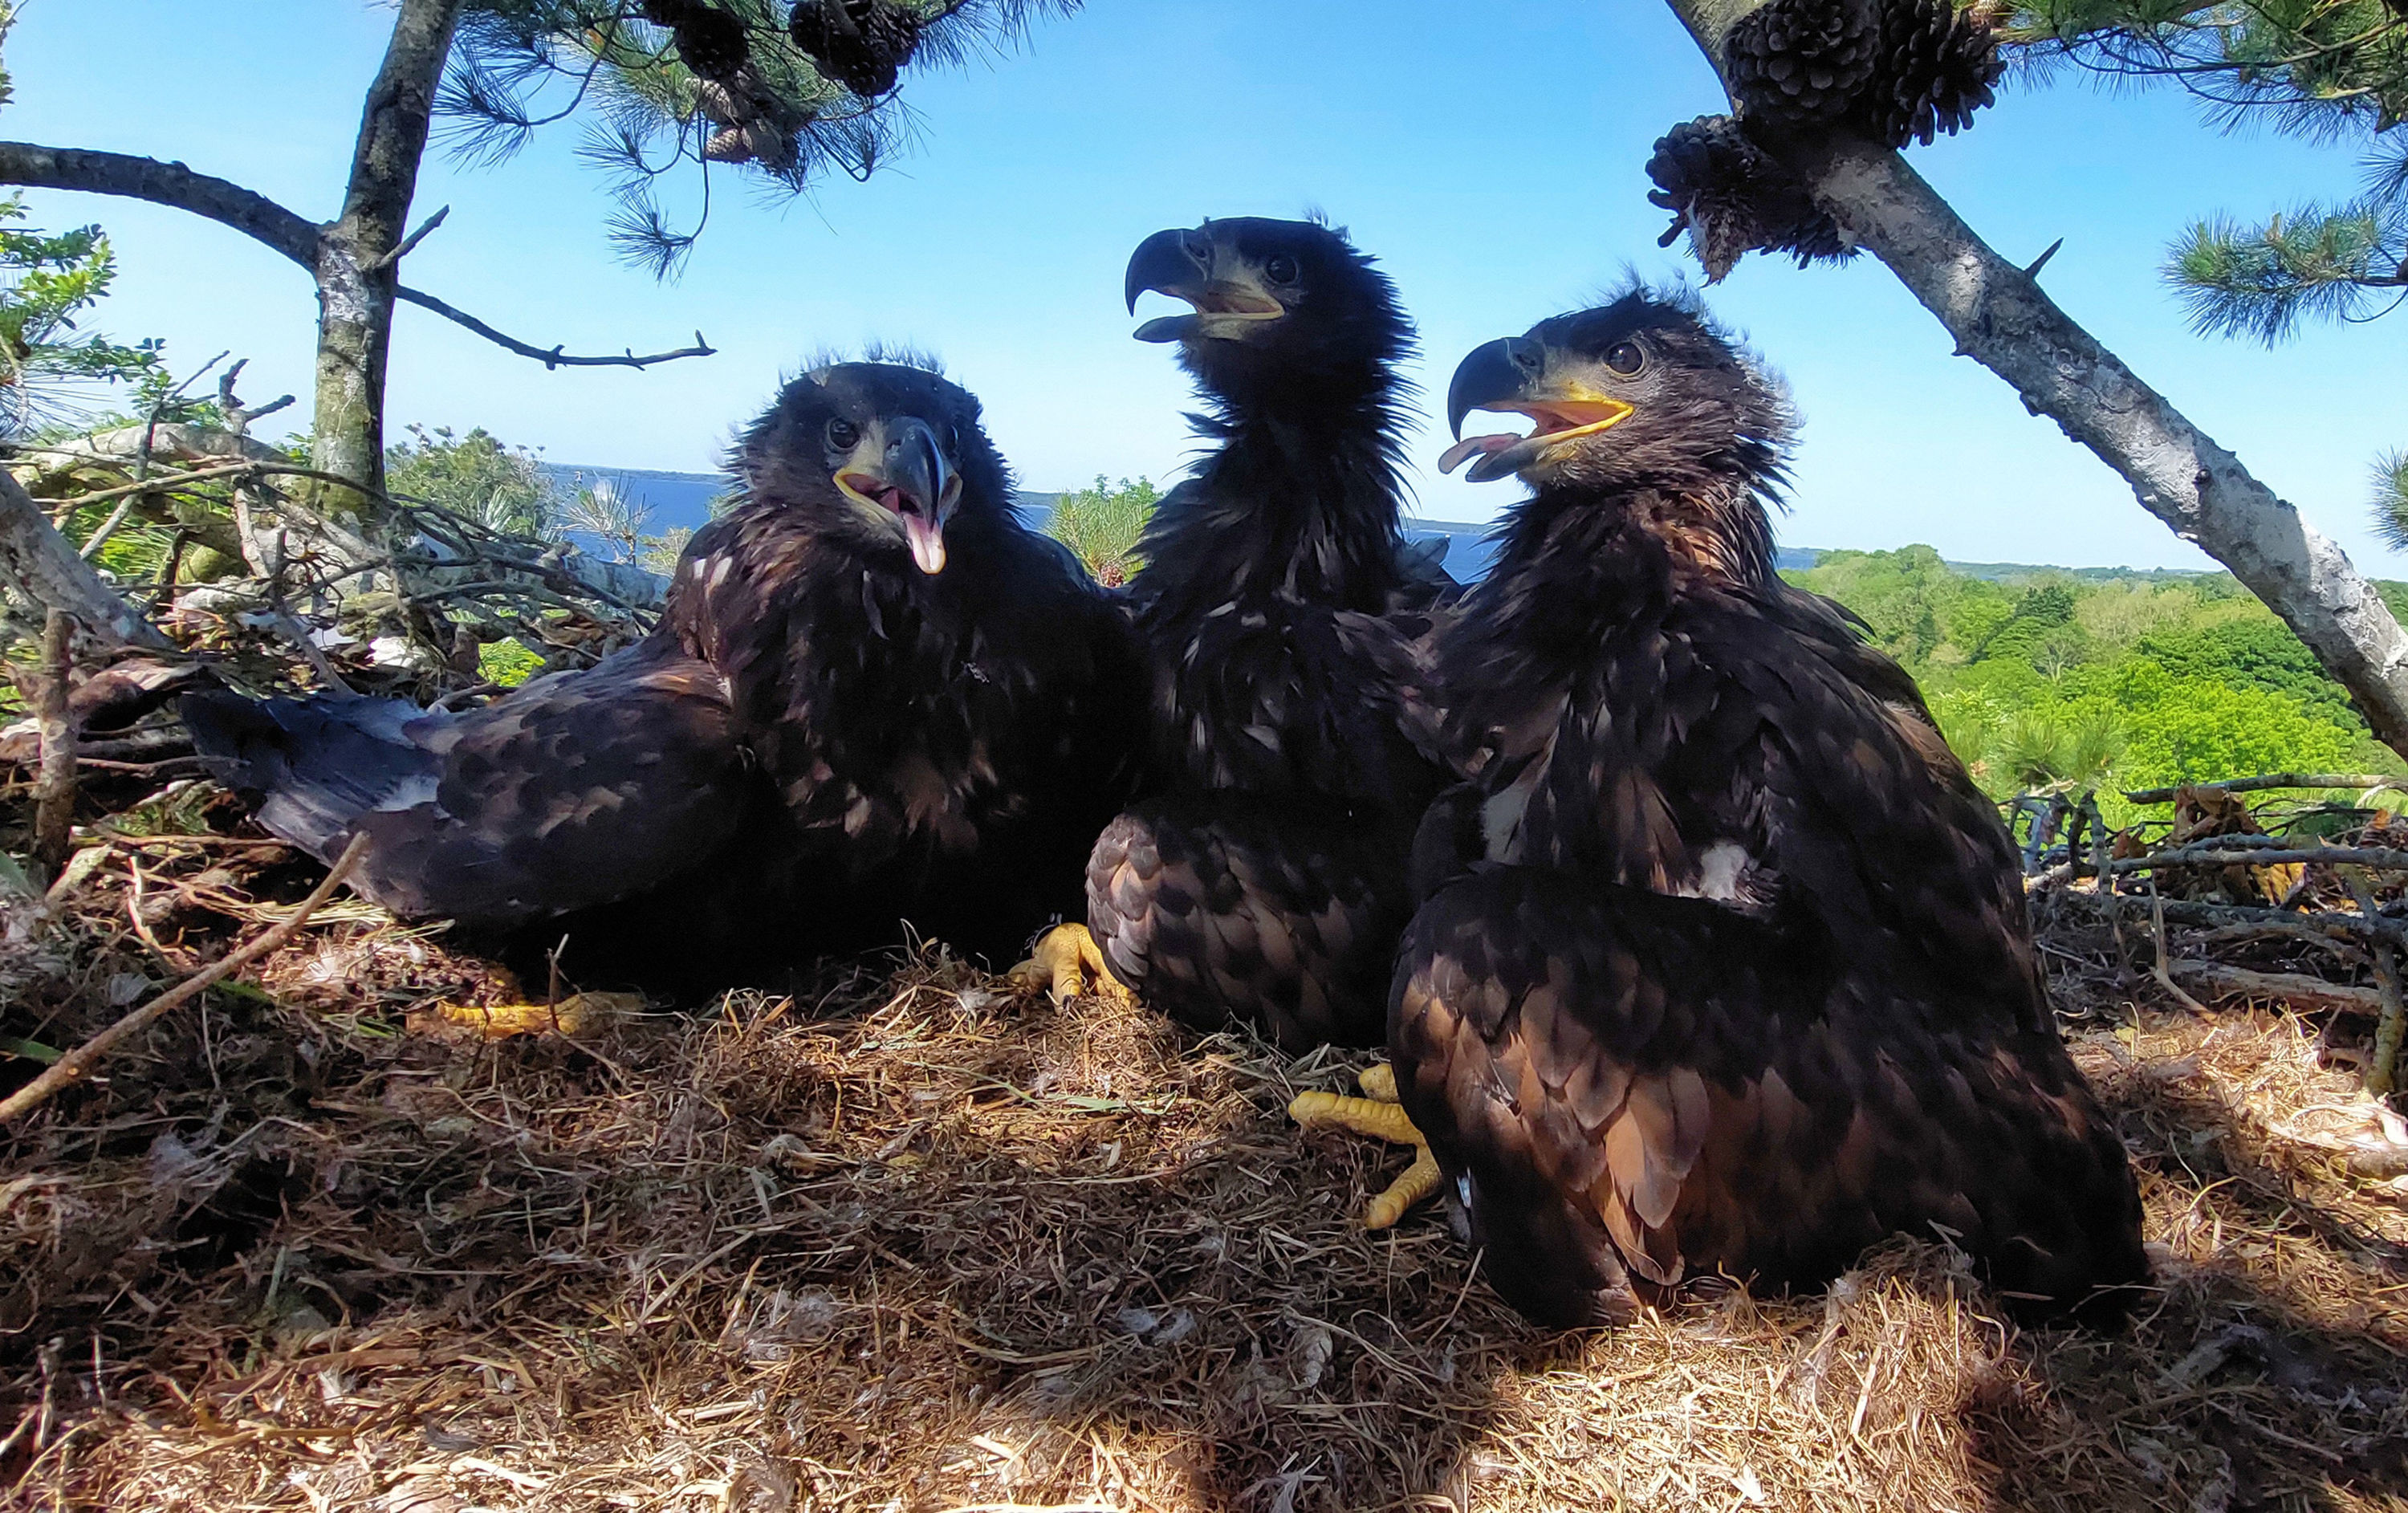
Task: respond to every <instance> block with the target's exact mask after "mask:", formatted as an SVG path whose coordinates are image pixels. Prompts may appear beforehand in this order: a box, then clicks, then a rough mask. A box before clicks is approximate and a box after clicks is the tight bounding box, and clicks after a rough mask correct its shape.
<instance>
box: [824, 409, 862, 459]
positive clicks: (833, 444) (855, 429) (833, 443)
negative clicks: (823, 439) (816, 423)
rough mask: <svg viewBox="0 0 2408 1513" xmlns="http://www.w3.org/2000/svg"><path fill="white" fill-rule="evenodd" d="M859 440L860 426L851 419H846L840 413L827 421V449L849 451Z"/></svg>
mask: <svg viewBox="0 0 2408 1513" xmlns="http://www.w3.org/2000/svg"><path fill="white" fill-rule="evenodd" d="M860 441H861V427H859V426H857V425H855V424H853V422H852V421H848V420H846V419H845V418H844V417H843V416H841V415H838V416H834V417H831V418H830V419H829V421H828V423H827V446H828V450H830V451H836V452H844V451H851V450H853V448H854V447H855V446H856V445H858V444H859V443H860Z"/></svg>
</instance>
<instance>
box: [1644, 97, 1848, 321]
mask: <svg viewBox="0 0 2408 1513" xmlns="http://www.w3.org/2000/svg"><path fill="white" fill-rule="evenodd" d="M1647 177H1648V178H1652V179H1654V180H1655V181H1656V189H1655V192H1654V193H1650V194H1649V195H1648V196H1647V199H1648V203H1650V204H1651V205H1655V206H1657V207H1661V208H1663V209H1667V210H1670V211H1671V212H1672V225H1671V229H1670V230H1669V231H1667V232H1665V233H1664V235H1663V237H1662V238H1661V240H1660V241H1659V243H1658V245H1660V246H1665V247H1669V246H1670V245H1671V244H1672V240H1673V238H1674V237H1676V236H1680V235H1681V233H1682V232H1684V231H1686V232H1687V233H1688V234H1689V245H1690V248H1691V250H1694V251H1695V252H1696V253H1697V255H1698V261H1699V263H1701V264H1704V265H1705V269H1706V281H1707V282H1708V283H1719V282H1721V281H1722V278H1723V276H1724V275H1725V274H1727V273H1728V272H1730V270H1731V267H1732V265H1733V264H1736V263H1738V262H1739V260H1740V257H1741V254H1742V253H1745V252H1748V251H1750V250H1756V249H1762V250H1765V251H1769V252H1787V253H1788V254H1790V255H1791V256H1793V257H1795V258H1796V259H1797V260H1798V261H1799V264H1800V265H1803V264H1807V263H1811V262H1813V261H1814V260H1816V259H1818V258H1821V259H1829V260H1832V261H1837V260H1839V259H1841V258H1845V257H1849V256H1851V255H1853V254H1854V251H1855V249H1854V248H1852V247H1850V246H1849V245H1848V243H1847V240H1846V238H1845V237H1843V236H1841V234H1840V227H1839V224H1838V222H1836V221H1833V220H1832V219H1831V218H1830V217H1829V216H1828V215H1826V214H1824V213H1823V212H1822V211H1821V210H1819V209H1817V208H1816V207H1815V205H1814V197H1813V195H1812V194H1810V193H1807V190H1806V186H1805V185H1804V184H1801V183H1799V181H1798V179H1797V178H1794V177H1793V176H1791V174H1790V173H1789V172H1788V170H1786V169H1785V168H1783V167H1782V166H1781V164H1778V163H1776V162H1775V161H1773V159H1772V158H1771V157H1770V155H1768V154H1767V153H1766V152H1765V151H1764V150H1763V149H1761V148H1759V147H1757V146H1756V144H1755V143H1754V142H1751V141H1749V140H1748V139H1747V136H1746V134H1745V133H1744V132H1742V131H1741V130H1740V125H1739V122H1737V121H1733V120H1732V119H1731V118H1730V117H1728V116H1700V117H1699V118H1698V119H1697V120H1695V121H1684V122H1683V123H1681V124H1680V125H1678V126H1675V127H1673V128H1672V129H1671V130H1670V132H1667V133H1666V134H1665V135H1664V136H1661V137H1659V138H1657V140H1656V152H1655V155H1654V156H1652V157H1650V158H1649V159H1648V160H1647Z"/></svg>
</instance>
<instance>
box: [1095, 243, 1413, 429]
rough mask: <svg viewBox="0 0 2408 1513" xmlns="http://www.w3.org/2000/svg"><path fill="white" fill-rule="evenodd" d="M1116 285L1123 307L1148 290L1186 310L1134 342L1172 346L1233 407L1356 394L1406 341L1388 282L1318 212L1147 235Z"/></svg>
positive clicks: (1386, 377) (1385, 373)
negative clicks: (1311, 216) (1120, 286)
mask: <svg viewBox="0 0 2408 1513" xmlns="http://www.w3.org/2000/svg"><path fill="white" fill-rule="evenodd" d="M1124 293H1125V294H1126V295H1127V298H1128V307H1129V312H1130V313H1131V314H1135V313H1136V312H1137V302H1138V297H1139V296H1140V295H1141V294H1145V293H1162V294H1168V295H1170V296H1171V297H1172V298H1174V299H1180V300H1184V301H1185V302H1186V303H1187V304H1188V305H1189V306H1190V307H1192V308H1191V309H1190V310H1189V311H1188V312H1187V313H1185V314H1182V315H1165V316H1157V317H1155V318H1154V319H1153V320H1151V321H1146V322H1145V323H1144V324H1143V325H1140V326H1139V327H1138V328H1137V331H1136V333H1135V334H1136V336H1137V339H1138V340H1140V341H1163V342H1172V341H1175V342H1177V343H1179V360H1180V364H1181V365H1182V366H1183V367H1185V368H1186V369H1187V370H1188V371H1189V372H1191V373H1193V374H1195V375H1196V377H1197V378H1198V379H1199V380H1200V381H1201V382H1202V383H1203V385H1204V386H1205V388H1207V389H1208V390H1211V392H1212V393H1215V394H1217V395H1219V396H1221V397H1223V398H1225V399H1228V400H1232V401H1235V402H1238V403H1241V404H1242V403H1245V402H1247V401H1250V400H1256V399H1268V398H1273V397H1283V396H1290V395H1296V396H1304V397H1310V396H1312V395H1314V394H1317V393H1320V394H1329V395H1330V396H1331V397H1340V398H1344V399H1350V400H1351V399H1355V398H1359V397H1361V396H1362V395H1363V394H1364V393H1367V392H1369V391H1371V390H1374V389H1378V388H1381V387H1383V386H1384V385H1385V384H1387V383H1388V382H1389V381H1390V372H1389V369H1390V365H1391V364H1394V363H1395V362H1396V361H1397V360H1398V358H1400V357H1402V356H1403V355H1404V354H1405V353H1406V351H1407V350H1409V349H1410V348H1411V346H1412V326H1411V324H1410V323H1409V322H1408V321H1406V320H1405V317H1404V312H1403V311H1402V310H1401V309H1399V308H1398V304H1397V289H1396V285H1394V284H1392V283H1390V282H1389V281H1388V277H1387V275H1385V274H1383V273H1382V272H1381V271H1380V270H1379V269H1378V268H1377V267H1376V266H1375V265H1374V264H1373V263H1372V261H1371V259H1370V258H1369V257H1367V256H1366V255H1364V254H1363V253H1361V252H1358V251H1356V250H1355V245H1354V243H1352V242H1350V241H1348V240H1347V239H1346V234H1345V233H1344V232H1343V231H1340V230H1338V229H1336V228H1334V227H1331V226H1327V225H1324V224H1322V223H1321V222H1319V221H1271V220H1266V219H1264V218H1262V217H1259V216H1237V217H1232V218H1229V219H1226V220H1221V221H1205V222H1204V223H1203V224H1202V225H1200V226H1197V227H1196V228H1195V229H1193V230H1190V231H1158V232H1155V233H1154V235H1153V236H1149V237H1147V238H1146V239H1145V240H1144V241H1143V242H1141V243H1140V244H1139V245H1138V250H1137V251H1136V252H1135V253H1134V254H1133V255H1132V256H1131V257H1130V258H1129V264H1128V274H1127V277H1126V279H1125V286H1124Z"/></svg>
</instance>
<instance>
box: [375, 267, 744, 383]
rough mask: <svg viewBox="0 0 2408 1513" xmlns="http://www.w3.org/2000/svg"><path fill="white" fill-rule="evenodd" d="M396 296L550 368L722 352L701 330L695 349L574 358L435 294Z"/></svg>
mask: <svg viewBox="0 0 2408 1513" xmlns="http://www.w3.org/2000/svg"><path fill="white" fill-rule="evenodd" d="M394 293H395V294H397V295H399V296H400V297H401V298H403V299H406V300H408V301H409V303H410V304H412V305H415V306H418V307H421V308H423V309H429V310H433V311H434V312H435V313H436V314H437V315H439V316H441V317H443V318H444V319H445V320H447V321H455V322H457V323H458V324H460V325H464V326H466V327H467V328H468V329H469V330H471V331H473V332H475V333H476V334H477V335H480V336H482V337H484V338H485V339H486V340H487V341H490V342H492V343H493V344H494V345H495V346H496V347H501V348H506V349H508V350H510V351H513V352H516V353H518V354H519V355H520V356H521V357H532V358H534V359H535V360H536V361H537V362H538V363H541V364H543V365H544V366H545V367H547V368H558V367H621V368H640V367H650V366H652V364H654V363H674V362H676V361H677V360H678V359H679V358H681V357H715V356H717V355H718V352H719V349H718V348H716V347H713V346H712V345H710V342H708V341H705V340H704V339H703V335H702V333H701V332H699V331H697V332H695V334H694V345H693V346H691V347H681V348H679V349H678V350H676V351H673V352H654V353H652V354H651V355H650V356H648V357H638V356H637V355H636V353H635V350H634V349H633V348H630V349H628V350H627V352H626V355H624V356H623V357H570V356H567V355H566V354H565V353H564V352H563V351H562V350H561V349H560V348H558V347H554V348H552V350H549V351H546V350H544V349H543V348H540V347H533V346H529V345H528V344H527V343H525V342H523V341H521V340H519V339H518V338H517V337H516V336H506V335H502V333H500V332H498V331H496V330H495V329H494V328H493V327H492V326H489V325H487V324H486V323H485V322H484V321H480V320H478V319H477V318H476V317H475V316H473V315H470V314H469V313H468V312H467V311H466V310H462V309H457V308H454V307H452V306H449V305H446V304H444V303H443V302H442V301H441V300H439V299H437V298H436V297H435V296H434V295H432V294H428V293H421V292H420V291H418V290H415V289H411V288H409V286H408V285H406V284H405V285H401V286H399V287H397V288H395V289H394Z"/></svg>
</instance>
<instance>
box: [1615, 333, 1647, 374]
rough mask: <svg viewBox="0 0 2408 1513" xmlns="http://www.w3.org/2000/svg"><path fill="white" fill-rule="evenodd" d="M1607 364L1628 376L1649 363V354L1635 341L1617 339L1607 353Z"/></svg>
mask: <svg viewBox="0 0 2408 1513" xmlns="http://www.w3.org/2000/svg"><path fill="white" fill-rule="evenodd" d="M1605 365H1606V366H1607V367H1610V368H1612V369H1613V371H1614V372H1616V373H1619V374H1621V375H1622V376H1623V377H1624V378H1628V377H1630V376H1631V375H1632V374H1634V373H1636V372H1638V371H1639V370H1640V369H1641V368H1643V367H1645V366H1646V365H1647V354H1646V353H1645V352H1642V351H1641V350H1639V344H1638V343H1637V342H1635V341H1617V342H1615V343H1614V344H1613V350H1610V351H1608V352H1607V353H1606V354H1605Z"/></svg>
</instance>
